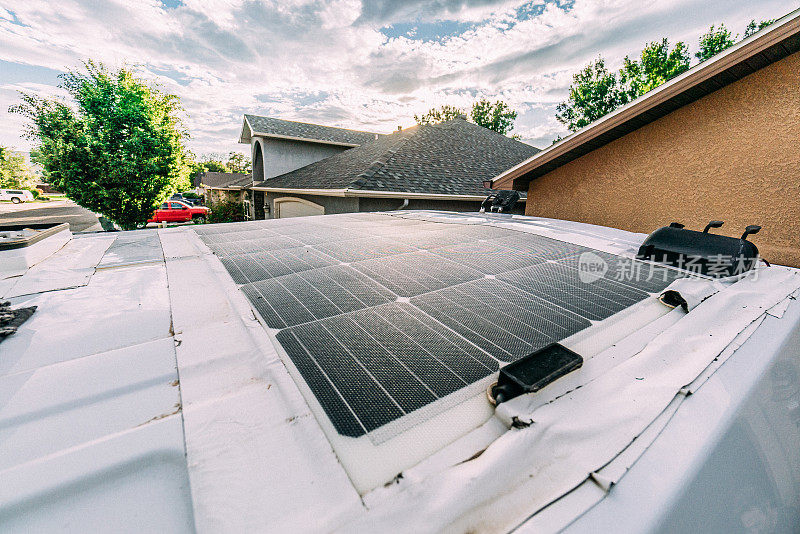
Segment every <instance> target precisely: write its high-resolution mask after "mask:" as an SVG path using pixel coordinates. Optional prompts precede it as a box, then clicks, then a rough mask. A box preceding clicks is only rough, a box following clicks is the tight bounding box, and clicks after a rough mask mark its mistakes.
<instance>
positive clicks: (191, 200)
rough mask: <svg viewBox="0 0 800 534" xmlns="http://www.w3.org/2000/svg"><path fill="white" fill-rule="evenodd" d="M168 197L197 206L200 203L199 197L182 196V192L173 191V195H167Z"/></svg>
mask: <svg viewBox="0 0 800 534" xmlns="http://www.w3.org/2000/svg"><path fill="white" fill-rule="evenodd" d="M169 199H170V200H177V201H178V202H184V203H186V204H188V205H190V206H198V205H200V204H201V202H200V199H199V198H189V197H187V196H184V194H183V193H175V194H174V195H172V196H171V197H169Z"/></svg>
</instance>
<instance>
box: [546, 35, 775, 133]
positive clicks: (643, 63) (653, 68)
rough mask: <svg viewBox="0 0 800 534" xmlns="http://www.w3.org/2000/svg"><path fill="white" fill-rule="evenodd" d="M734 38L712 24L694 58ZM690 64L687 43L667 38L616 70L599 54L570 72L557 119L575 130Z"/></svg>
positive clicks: (709, 53) (725, 45)
mask: <svg viewBox="0 0 800 534" xmlns="http://www.w3.org/2000/svg"><path fill="white" fill-rule="evenodd" d="M773 22H775V21H774V20H764V21H761V22H759V23H756V22H755V21H754V20H753V21H751V22H750V24H748V25H747V28H746V29H745V32H744V36H745V37H749V36H750V35H752V34H753V33H755V32H757V31H760V30H762V29H764V28H766V27H767V26H769V25H770V24H772V23H773ZM737 37H738V36H737V35H733V34H732V33H731V32H730V31H729V30H728V29H727V28H726V27H725V25H724V24H720V25H719V26H718V27H716V28H715V27H714V26H711V28H710V29H709V31H708V32H707V33H705V34H703V35H702V36H701V37H700V42H699V51H698V52H697V53H696V54H695V57H696V58H698V59H699V60H700V61H701V62H702V61H705V60H707V59H709V58H710V57H712V56H714V55H715V54H718V53H719V52H722V51H723V50H725V49H726V48H728V47H729V46H731V45H733V44H734V43H735V42H736V39H737ZM690 66H691V58H690V56H689V48H688V47H687V46H686V44H685V43H683V42H680V41H679V42H677V43H675V46H674V47H672V48H670V45H669V41H668V40H667V39H662V40H661V41H653V42H651V43H648V44H647V45H646V46H645V47H644V49H643V50H642V51H641V53H640V54H639V56H638V58H636V59H631V58H630V56H626V57H625V59H624V60H623V62H622V68H621V69H620V70H619V72H616V73H615V72H611V71H609V70H608V69H607V68H606V65H605V60H604V59H603V58H602V57H598V58H597V59H596V60H594V61H593V62H592V63H590V64H588V65H587V66H586V67H584V68H583V70H581V71H580V72H578V73H577V74H575V75H573V77H572V84H571V85H570V87H569V97H568V98H567V100H565V101H564V102H561V103H560V104H559V105H558V106H556V119H558V120H559V121H560V122H561V123H562V124H564V125H565V126H566V127H567V128H569V129H570V130H571V131H573V132H574V131H576V130H579V129H580V128H583V127H584V126H587V125H588V124H590V123H592V122H594V121H596V120H597V119H599V118H601V117H603V116H604V115H606V114H608V113H611V112H612V111H614V110H615V109H617V107H619V106H621V105H623V104H627V103H628V102H630V101H632V100H634V99H636V98H638V97H640V96H642V95H643V94H645V93H647V92H648V91H652V90H653V89H655V88H656V87H658V86H660V85H663V84H664V83H666V82H668V81H669V80H670V79H672V78H674V77H675V76H678V75H679V74H682V73H684V72H686V71H687V70H689V67H690Z"/></svg>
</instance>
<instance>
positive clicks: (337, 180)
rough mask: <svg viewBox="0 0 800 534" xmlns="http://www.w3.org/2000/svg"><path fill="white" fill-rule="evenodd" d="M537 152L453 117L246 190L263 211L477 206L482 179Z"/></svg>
mask: <svg viewBox="0 0 800 534" xmlns="http://www.w3.org/2000/svg"><path fill="white" fill-rule="evenodd" d="M538 151H539V149H538V148H535V147H532V146H530V145H526V144H525V143H521V142H519V141H516V140H514V139H511V138H510V137H506V136H504V135H501V134H498V133H496V132H493V131H491V130H488V129H486V128H483V127H481V126H476V125H475V124H472V123H470V122H467V121H466V120H465V119H463V118H459V119H455V120H452V121H448V122H446V123H442V124H436V125H424V126H414V127H412V128H408V129H407V130H402V131H397V132H395V133H393V134H391V135H387V136H380V137H379V138H377V139H374V140H372V141H370V142H368V143H364V144H363V145H361V146H359V147H357V148H353V149H351V150H347V151H346V152H343V153H340V154H336V155H334V156H331V157H328V158H325V159H323V160H321V161H318V162H315V163H312V164H310V165H306V166H304V167H301V168H299V169H296V170H293V171H291V172H287V173H285V174H281V175H279V176H275V177H270V178H267V179H266V180H263V181H256V182H255V183H254V184H253V188H252V189H253V191H254V198H256V197H255V193H256V192H263V193H264V194H265V197H264V200H265V216H266V218H280V217H293V216H299V215H318V214H330V213H348V212H360V211H387V210H394V209H398V208H408V209H436V210H447V211H478V209H479V207H480V203H481V201H483V200H484V199H485V198H486V196H487V195H488V194H490V193H491V191H489V190H487V189H486V188H484V186H483V182H484V180H487V179H489V178H491V177H493V176H496V175H497V174H498V173H500V172H502V171H503V170H505V169H508V168H509V167H513V166H514V165H517V164H518V163H520V162H521V161H523V160H525V159H526V158H529V157H530V156H532V155H534V154H536V153H537V152H538ZM256 202H257V200H256ZM520 212H521V208H520Z"/></svg>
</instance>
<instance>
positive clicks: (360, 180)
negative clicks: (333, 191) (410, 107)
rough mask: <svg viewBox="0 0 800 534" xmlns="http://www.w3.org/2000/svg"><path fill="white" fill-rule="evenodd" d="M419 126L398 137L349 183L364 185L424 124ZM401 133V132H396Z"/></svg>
mask: <svg viewBox="0 0 800 534" xmlns="http://www.w3.org/2000/svg"><path fill="white" fill-rule="evenodd" d="M419 126H420V128H417V129H416V130H415V131H414V132H412V134H411V135H406V136H405V137H403V138H402V139H400V140H399V141H398V142H397V143H395V144H394V145H392V146H391V147H390V148H389V149H388V150H386V152H383V153H382V154H381V155H380V157H379V158H378V159H376V160H375V161H374V162H373V163H372V164H371V165H370V166H369V167H367V169H366V170H365V171H363V172H361V173H359V174H358V176H356V179H355V180H353V181H352V182H350V185H351V186H352V185H355V186H358V187H361V186H363V185H366V183H367V180H368V179H370V178H372V177H373V176H375V175H376V174H377V173H378V172H379V171H380V170H381V169H382V168H383V167H385V166H386V165H387V164H388V163H389V162H390V161H391V160H392V158H394V157H395V156H396V155H397V151H398V150H400V148H401V147H402V146H403V145H405V144H406V143H407V142H408V140H409V139H411V138H412V137H414V135H416V134H417V132H419V131H421V129H422V128H421V127H422V126H424V125H422V124H420V125H419ZM397 135H402V132H401V133H399V134H397Z"/></svg>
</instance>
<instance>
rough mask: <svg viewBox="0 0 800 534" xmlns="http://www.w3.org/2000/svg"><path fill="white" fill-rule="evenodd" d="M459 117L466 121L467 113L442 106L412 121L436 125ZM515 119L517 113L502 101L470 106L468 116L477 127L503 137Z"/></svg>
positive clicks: (478, 103) (484, 102) (416, 116)
mask: <svg viewBox="0 0 800 534" xmlns="http://www.w3.org/2000/svg"><path fill="white" fill-rule="evenodd" d="M459 117H461V118H464V119H466V118H467V113H466V112H465V111H464V110H463V109H461V108H457V107H455V106H448V105H444V106H442V107H440V108H433V109H430V110H428V112H427V113H425V114H424V115H422V116H419V115H414V120H415V121H416V123H417V124H438V123H440V122H447V121H449V120H453V119H457V118H459ZM516 118H517V112H516V111H514V110H513V109H511V108H510V107H509V106H508V104H506V103H505V102H503V101H502V100H498V101H496V102H490V101H489V100H486V99H485V98H484V99H481V100H479V101H477V102H475V103H474V104H472V109H471V110H470V114H469V119H470V120H471V121H472V122H474V123H475V124H477V125H478V126H483V127H484V128H488V129H490V130H492V131H495V132H497V133H499V134H503V135H506V134H507V133H508V132H510V131H511V130H512V129H513V128H514V121H515V120H516Z"/></svg>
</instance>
